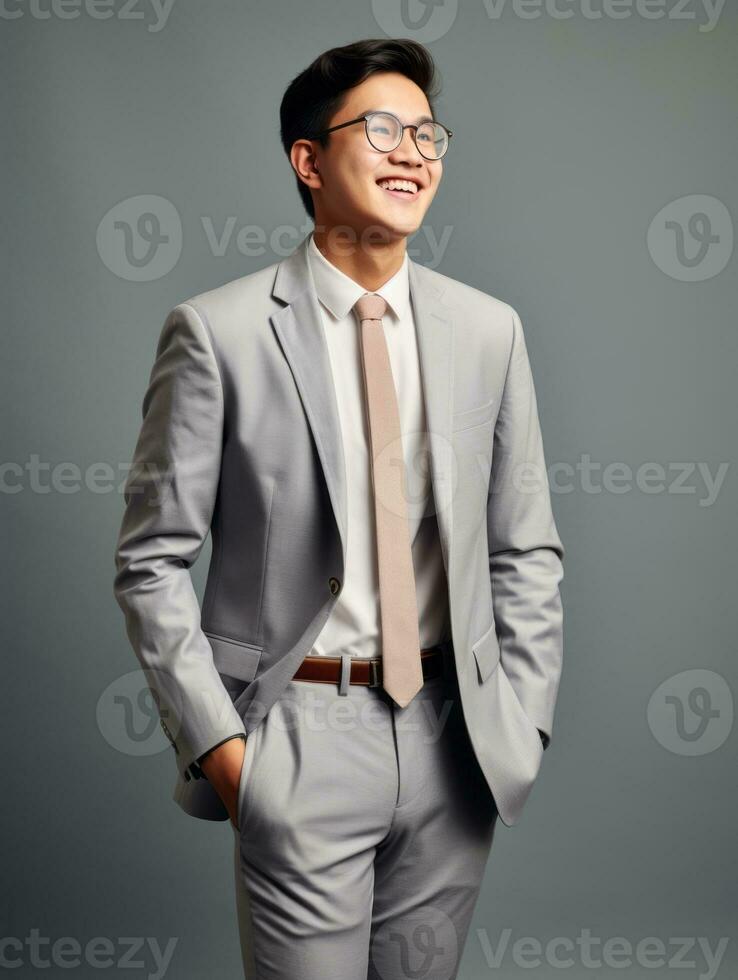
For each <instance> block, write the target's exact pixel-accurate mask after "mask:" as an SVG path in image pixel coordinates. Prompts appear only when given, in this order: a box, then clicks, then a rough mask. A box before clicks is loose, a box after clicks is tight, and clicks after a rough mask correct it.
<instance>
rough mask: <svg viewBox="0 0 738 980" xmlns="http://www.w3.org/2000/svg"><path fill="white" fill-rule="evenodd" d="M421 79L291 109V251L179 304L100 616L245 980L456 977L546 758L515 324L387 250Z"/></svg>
mask: <svg viewBox="0 0 738 980" xmlns="http://www.w3.org/2000/svg"><path fill="white" fill-rule="evenodd" d="M435 82H436V79H435V74H434V66H433V62H432V60H431V57H430V55H429V53H428V52H427V50H426V49H425V48H424V47H423V46H422V45H419V44H417V43H416V42H412V41H409V40H391V39H390V40H387V39H382V40H367V41H362V42H357V43H354V44H350V45H347V46H345V47H342V48H337V49H333V50H331V51H328V52H326V53H324V54H323V55H321V56H320V57H319V58H318V59H316V61H315V62H313V64H311V65H310V66H309V67H308V68H307V69H305V71H303V72H302V73H300V74H299V75H298V76H297V77H296V78H295V79H294V80H293V81H292V82H291V84H290V86H289V87H288V89H287V91H286V93H285V95H284V98H283V101H282V105H281V110H280V112H281V125H282V131H281V135H282V141H283V145H284V149H285V151H286V153H287V154H288V156H289V160H290V163H291V166H292V168H293V171H294V173H295V175H296V179H297V185H298V190H299V192H300V195H301V197H302V201H303V203H304V205H305V207H306V209H307V211H308V213H309V215H310V217H311V218H312V219H313V220H314V223H315V230H314V232H313V233H312V234H311V235H308V236H307V238H305V239H304V240H303V241H302V242H301V243H300V245H299V246H298V248H297V249H296V250H295V252H294V253H293V254H291V255H290V256H289V257H288V258H287V259H285V260H284V261H282V262H279V263H275V264H273V265H270V266H269V267H267V268H265V269H262V270H261V271H259V272H256V273H253V274H251V275H248V276H245V277H244V278H241V279H238V280H236V281H234V282H231V283H228V284H226V285H224V286H222V287H220V288H217V289H214V290H212V291H210V292H207V293H204V294H202V295H200V296H197V297H195V298H193V299H191V300H190V301H188V302H186V303H182V304H180V305H179V306H177V307H176V308H175V309H174V310H173V311H172V312H171V314H170V315H169V317H168V318H167V321H166V323H165V325H164V328H163V330H162V333H161V337H160V340H159V346H158V349H157V354H156V360H155V363H154V367H153V370H152V373H151V378H150V382H149V387H148V390H147V392H146V395H145V398H144V405H143V416H144V418H143V426H142V429H141V433H140V436H139V440H138V443H137V445H136V449H135V455H134V461H133V467H132V472H131V475H130V477H129V485H128V487H127V490H126V511H125V516H124V519H123V524H122V528H121V533H120V538H119V541H118V548H117V553H116V566H117V575H116V580H115V595H116V598H117V600H118V602H119V604H120V605H121V607H122V609H123V611H124V613H125V615H126V624H127V630H128V634H129V637H130V640H131V643H132V645H133V647H134V649H135V652H136V654H137V656H138V658H139V660H140V662H141V664H142V665H143V667H144V668H145V671H146V677H147V683H148V684H149V686H150V687H151V689H152V691H153V692H154V695H155V697H156V700H157V704H158V707H159V711H160V713H161V716H162V724H163V726H164V730H165V731H166V733H167V735H168V737H169V739H170V740H171V742H172V745H173V747H174V750H175V758H176V761H177V766H178V780H177V785H176V788H175V798H176V799H177V801H178V802H179V804H180V806H182V808H183V809H184V810H185V811H186V812H188V813H190V814H192V815H194V816H197V817H201V818H204V819H213V820H219V819H220V820H222V819H227V818H230V821H231V825H232V827H233V830H234V837H235V865H236V888H237V892H236V894H237V903H238V912H239V926H240V934H241V944H242V952H243V962H244V972H245V975H246V976H247V977H259V978H262V977H269V978H275V980H276V978H279V980H313V978H315V980H317V978H321V980H324V978H327V977H336V978H339V977H340V978H341V980H353V978H356V980H359V978H362V980H364V978H367V977H373V978H374V977H376V978H380V977H381V978H382V980H394V978H400V977H403V978H404V977H408V976H411V975H413V976H421V975H422V976H424V977H429V978H444V980H446V978H449V977H454V976H456V972H457V968H458V962H459V960H460V958H461V953H462V950H463V946H464V941H465V939H466V936H467V932H468V927H469V923H470V920H471V916H472V912H473V909H474V904H475V902H476V899H477V896H478V891H479V886H480V884H481V880H482V876H483V873H484V867H485V862H486V859H487V856H488V852H489V848H490V845H491V841H492V836H493V829H494V826H495V822H496V818H497V816H498V814H499V816H500V817H501V818H502V820H503V822H504V823H506V824H507V825H512V824H514V823H515V822H516V821H517V820H518V819H519V817H520V814H521V810H522V807H523V805H524V803H525V800H526V798H527V796H528V794H529V792H530V789H531V786H532V784H533V782H534V780H535V778H536V775H537V773H538V770H539V766H540V762H541V755H542V752H543V748H544V745H543V743H544V742H545V741H547V740H548V739H549V737H550V734H551V727H552V721H553V712H554V704H555V700H556V695H557V689H558V684H559V676H560V671H561V661H562V611H561V601H560V595H559V582H560V580H561V578H562V564H561V560H562V558H563V548H562V545H561V541H560V539H559V536H558V533H557V530H556V526H555V524H554V519H553V516H552V512H551V505H550V498H549V490H548V484H547V480H546V472H545V460H544V455H543V448H542V443H541V434H540V428H539V422H538V416H537V408H536V398H535V393H534V387H533V381H532V377H531V371H530V366H529V362H528V357H527V352H526V346H525V340H524V337H523V331H522V326H521V322H520V319H519V317H518V315H517V313H516V312H515V310H513V309H512V308H511V307H510V306H508V305H506V304H505V303H503V302H500V301H499V300H497V299H494V298H493V297H491V296H488V295H487V294H485V293H483V292H481V291H479V290H477V289H474V288H472V287H470V286H466V285H464V284H462V283H460V282H457V281H454V280H452V279H449V278H447V277H446V276H443V275H441V274H440V273H437V272H433V271H430V270H428V269H426V268H424V267H423V266H421V265H418V264H417V263H415V262H412V261H410V260H409V258H408V256H407V252H406V242H407V237H408V236H409V235H411V234H412V233H414V232H415V231H416V230H417V229H418V228H419V227H420V225H421V223H422V220H423V217H424V216H425V214H426V212H427V210H428V208H429V206H430V204H431V201H432V200H433V198H434V196H435V194H436V191H437V190H438V186H439V183H440V180H441V174H442V168H443V162H442V161H443V158H444V156H445V154H446V151H447V150H448V148H449V145H450V138H451V135H452V133H451V131H450V130H448V129H447V127H445V126H443V125H442V124H441V123H440V122H438V121H437V120H436V119H435V112H434V109H433V104H432V99H433V98H434V96H435V91H434V85H435ZM208 531H210V532H211V533H212V542H213V552H212V559H211V564H210V569H209V573H208V579H207V586H206V590H205V595H204V600H203V606H202V612H201V611H200V608H199V606H198V603H197V599H196V596H195V593H194V591H193V587H192V582H191V579H190V575H189V568H190V566H191V565H192V563H193V562H194V561H195V560H196V558H197V556H198V555H199V553H200V550H201V548H202V546H203V543H204V541H205V538H206V536H207V534H208Z"/></svg>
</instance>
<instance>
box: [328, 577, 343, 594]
mask: <svg viewBox="0 0 738 980" xmlns="http://www.w3.org/2000/svg"><path fill="white" fill-rule="evenodd" d="M328 587H329V588H330V590H331V595H338V593H339V592H340V590H341V582H340V580H339V579H337V578H335V577H334V576H333V575H331V577H330V578H329V579H328Z"/></svg>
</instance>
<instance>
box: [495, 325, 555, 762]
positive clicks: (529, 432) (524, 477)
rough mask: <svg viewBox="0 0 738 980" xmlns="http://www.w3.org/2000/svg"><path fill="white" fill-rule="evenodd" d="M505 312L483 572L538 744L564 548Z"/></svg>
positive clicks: (523, 362) (518, 348)
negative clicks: (506, 350) (507, 342)
mask: <svg viewBox="0 0 738 980" xmlns="http://www.w3.org/2000/svg"><path fill="white" fill-rule="evenodd" d="M511 316H512V347H511V351H510V359H509V363H508V367H507V375H506V379H505V385H504V389H503V394H502V401H501V405H500V411H499V413H498V417H497V422H496V425H495V433H494V446H493V454H492V469H491V474H490V490H489V496H488V500H487V532H488V541H489V570H490V579H491V583H492V602H493V608H494V616H495V622H496V629H497V635H498V639H499V643H500V659H501V663H502V667H503V669H504V671H505V673H506V675H507V677H508V678H509V680H510V683H511V684H512V687H513V690H514V691H515V694H516V695H517V697H518V700H519V701H520V704H521V706H522V708H523V710H524V711H525V713H526V714H527V715H528V717H529V718H530V720H531V721H532V722H533V724H534V725H535V726H536V728H538V730H539V731H540V732H541V735H542V739H543V745H544V748H545V747H547V745H548V744H549V741H550V737H551V729H552V726H553V715H554V707H555V702H556V696H557V693H558V686H559V679H560V675H561V668H562V657H563V611H562V604H561V596H560V593H559V583H560V581H561V580H562V578H563V565H562V559H563V557H564V548H563V546H562V543H561V539H560V538H559V535H558V531H557V529H556V525H555V523H554V518H553V513H552V510H551V499H550V494H549V485H548V476H547V473H546V462H545V458H544V453H543V441H542V438H541V429H540V424H539V420H538V410H537V405H536V395H535V389H534V386H533V377H532V374H531V369H530V363H529V361H528V353H527V349H526V344H525V338H524V336H523V327H522V324H521V322H520V317H519V316H518V314H517V313H516V311H515V310H513V309H512V308H511ZM544 736H545V737H544Z"/></svg>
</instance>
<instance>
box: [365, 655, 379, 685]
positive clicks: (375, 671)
mask: <svg viewBox="0 0 738 980" xmlns="http://www.w3.org/2000/svg"><path fill="white" fill-rule="evenodd" d="M381 662H382V661H381V659H379V658H374V657H372V658H371V660H370V661H369V684H368V686H369V687H381V684H382V682H381V681H380V679H379V665H380V664H381Z"/></svg>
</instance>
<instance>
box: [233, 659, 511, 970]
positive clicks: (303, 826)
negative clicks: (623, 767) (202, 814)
mask: <svg viewBox="0 0 738 980" xmlns="http://www.w3.org/2000/svg"><path fill="white" fill-rule="evenodd" d="M449 664H450V661H449V660H448V659H447V660H446V670H445V674H444V676H443V677H440V678H433V679H431V680H428V681H426V683H425V685H424V687H423V688H422V690H421V691H420V692H419V693H418V694H417V695H416V696H415V698H414V699H413V701H411V702H410V704H409V705H407V707H405V708H398V707H397V705H395V703H394V702H393V701H392V699H391V698H390V697H389V696H388V695H387V693H386V692H385V691H384V690H383V689H382V688H381V687H376V688H370V687H365V686H361V685H348V686H347V689H346V691H345V693H343V694H342V693H341V692H340V691H339V687H338V685H335V686H334V685H331V684H322V683H318V682H313V681H302V680H299V681H295V680H293V681H290V682H289V684H288V685H287V687H286V689H285V691H284V693H283V695H282V697H281V698H280V699H279V700H278V701H277V702H276V704H275V705H274V706H273V707H272V708H271V709H270V711H269V712H268V714H267V715H266V717H265V718H264V719H263V721H262V722H261V723H260V724H259V726H258V727H257V728H256V729H255V730H254V731H253V732H252V733H251V734H250V735H249V737H248V739H247V741H246V752H245V755H244V761H243V768H242V770H241V782H240V787H239V799H238V815H239V824H240V829H239V830H235V828H234V836H235V877H236V904H237V910H238V924H239V933H240V940H241V951H242V955H243V965H244V976H245V977H246V980H409V978H411V977H414V978H417V977H422V978H423V980H451V978H454V977H456V975H457V971H458V966H459V961H460V959H461V954H462V951H463V948H464V943H465V941H466V936H467V933H468V930H469V924H470V921H471V917H472V913H473V911H474V906H475V904H476V900H477V897H478V894H479V888H480V885H481V881H482V877H483V875H484V869H485V864H486V861H487V857H488V855H489V849H490V846H491V843H492V837H493V833H494V827H495V824H496V818H497V809H496V807H495V803H494V799H493V797H492V794H491V793H490V791H489V788H488V786H487V783H486V781H485V779H484V776H483V775H482V772H481V770H480V769H479V766H478V764H477V762H476V760H475V758H474V755H473V750H472V747H471V744H470V742H469V739H468V736H467V734H466V730H465V727H464V723H463V718H462V716H461V710H462V709H461V699H460V696H459V692H458V687H457V682H456V677H455V673H454V671H453V667H450V666H449ZM231 826H232V824H231Z"/></svg>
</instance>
